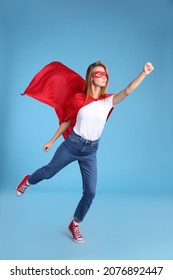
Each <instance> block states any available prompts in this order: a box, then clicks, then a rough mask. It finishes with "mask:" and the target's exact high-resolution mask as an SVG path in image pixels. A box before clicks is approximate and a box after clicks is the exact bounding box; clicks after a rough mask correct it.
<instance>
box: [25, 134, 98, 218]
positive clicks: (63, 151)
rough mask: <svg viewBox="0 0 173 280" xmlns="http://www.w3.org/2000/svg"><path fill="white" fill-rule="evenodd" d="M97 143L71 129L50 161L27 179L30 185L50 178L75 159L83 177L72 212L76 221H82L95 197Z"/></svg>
mask: <svg viewBox="0 0 173 280" xmlns="http://www.w3.org/2000/svg"><path fill="white" fill-rule="evenodd" d="M98 145H99V140H95V141H89V140H86V139H83V138H82V137H81V136H79V135H77V134H76V133H75V132H74V131H73V132H72V133H71V134H70V135H69V136H68V137H67V138H66V140H65V141H64V142H62V144H61V145H60V146H59V147H58V149H57V150H56V152H55V154H54V156H53V158H52V160H51V161H50V163H49V164H47V165H46V166H43V167H41V168H39V169H38V170H37V171H35V172H34V173H33V174H32V175H30V177H29V179H28V182H29V183H30V184H31V185H33V184H37V183H38V182H40V181H42V180H44V179H50V178H51V177H53V176H54V175H55V174H57V173H58V172H59V171H60V170H61V169H62V168H64V167H65V166H67V165H68V164H69V163H71V162H73V161H75V160H77V161H78V163H79V167H80V171H81V174H82V179H83V195H82V198H81V200H80V201H79V204H78V206H77V208H76V210H75V213H74V219H75V221H77V222H81V221H83V219H84V217H85V215H86V213H87V211H88V210H89V208H90V206H91V203H92V201H93V199H94V197H95V192H96V182H97V159H96V153H97V149H98Z"/></svg>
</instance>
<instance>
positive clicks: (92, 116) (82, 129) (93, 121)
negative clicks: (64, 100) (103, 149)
mask: <svg viewBox="0 0 173 280" xmlns="http://www.w3.org/2000/svg"><path fill="white" fill-rule="evenodd" d="M112 107H114V106H113V95H111V96H109V97H107V98H104V99H101V100H95V101H93V102H91V103H89V104H88V105H86V106H84V107H82V108H81V109H80V110H79V111H78V114H77V118H76V124H75V126H74V132H75V133H76V134H78V135H80V136H81V137H82V138H84V139H87V140H91V141H94V140H97V139H99V138H100V135H101V133H102V130H103V128H104V125H105V123H106V120H107V117H108V114H109V112H110V110H111V109H112Z"/></svg>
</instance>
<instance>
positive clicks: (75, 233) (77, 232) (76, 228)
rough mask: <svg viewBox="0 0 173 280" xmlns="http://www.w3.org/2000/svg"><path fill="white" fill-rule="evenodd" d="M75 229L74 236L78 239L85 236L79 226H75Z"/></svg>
mask: <svg viewBox="0 0 173 280" xmlns="http://www.w3.org/2000/svg"><path fill="white" fill-rule="evenodd" d="M73 230H74V236H75V238H76V239H78V238H83V237H82V235H81V234H80V231H79V226H74V227H73Z"/></svg>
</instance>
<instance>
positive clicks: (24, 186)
mask: <svg viewBox="0 0 173 280" xmlns="http://www.w3.org/2000/svg"><path fill="white" fill-rule="evenodd" d="M27 187H28V186H27V185H23V186H21V187H20V188H19V191H20V192H22V193H23V192H24V191H25V190H26V188H27Z"/></svg>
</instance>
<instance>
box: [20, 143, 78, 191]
mask: <svg viewBox="0 0 173 280" xmlns="http://www.w3.org/2000/svg"><path fill="white" fill-rule="evenodd" d="M76 159H77V157H76V154H75V153H74V151H73V149H68V144H67V143H66V141H64V142H63V143H62V144H61V145H60V146H59V148H58V149H57V151H56V153H55V154H54V156H53V158H52V160H51V161H50V163H49V164H47V165H45V166H43V167H41V168H39V169H38V170H36V171H35V172H34V173H33V174H32V175H27V176H25V177H24V179H23V180H22V181H21V182H20V184H19V185H18V186H17V188H16V194H17V196H21V195H22V194H23V193H24V192H25V190H26V189H27V188H28V187H29V185H34V184H37V183H38V182H40V181H42V180H44V179H50V178H51V177H53V176H54V175H55V174H56V173H58V172H59V171H60V170H61V169H62V168H64V167H65V166H66V165H68V164H69V163H70V162H72V161H74V160H76Z"/></svg>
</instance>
